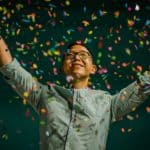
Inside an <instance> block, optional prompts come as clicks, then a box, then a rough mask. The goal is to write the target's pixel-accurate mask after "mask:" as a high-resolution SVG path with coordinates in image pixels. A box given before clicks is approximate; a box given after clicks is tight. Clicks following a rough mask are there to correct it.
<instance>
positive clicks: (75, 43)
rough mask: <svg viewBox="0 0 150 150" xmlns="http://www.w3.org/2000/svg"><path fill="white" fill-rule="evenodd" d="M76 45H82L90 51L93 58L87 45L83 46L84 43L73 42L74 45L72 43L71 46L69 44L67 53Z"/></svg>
mask: <svg viewBox="0 0 150 150" xmlns="http://www.w3.org/2000/svg"><path fill="white" fill-rule="evenodd" d="M75 45H81V46H83V47H85V48H86V49H87V50H88V51H89V53H90V54H91V56H92V57H93V54H92V52H91V51H90V49H89V48H88V46H87V45H85V44H83V43H78V42H73V43H71V44H69V45H68V46H67V49H66V51H67V52H68V50H70V49H71V48H72V47H73V46H75ZM66 51H65V52H66Z"/></svg>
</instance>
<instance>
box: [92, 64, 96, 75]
mask: <svg viewBox="0 0 150 150" xmlns="http://www.w3.org/2000/svg"><path fill="white" fill-rule="evenodd" d="M96 71H97V67H96V65H93V66H92V69H91V74H95V73H96Z"/></svg>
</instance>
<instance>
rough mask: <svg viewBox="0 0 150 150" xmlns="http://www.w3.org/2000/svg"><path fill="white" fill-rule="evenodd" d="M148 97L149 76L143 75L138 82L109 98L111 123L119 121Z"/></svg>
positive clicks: (149, 89) (149, 93)
mask: <svg viewBox="0 0 150 150" xmlns="http://www.w3.org/2000/svg"><path fill="white" fill-rule="evenodd" d="M149 95H150V76H149V75H146V74H143V75H141V76H139V78H138V80H137V81H135V82H133V83H131V84H130V85H129V86H127V87H126V88H124V89H122V90H121V91H120V92H119V93H118V94H115V95H113V96H111V112H112V113H111V114H112V118H111V119H112V120H111V121H112V122H114V121H117V120H120V119H121V118H122V117H123V116H124V115H125V114H127V113H129V112H131V111H132V110H134V109H135V108H136V107H137V106H139V105H140V104H141V103H142V102H143V101H144V100H146V99H147V98H148V96H149Z"/></svg>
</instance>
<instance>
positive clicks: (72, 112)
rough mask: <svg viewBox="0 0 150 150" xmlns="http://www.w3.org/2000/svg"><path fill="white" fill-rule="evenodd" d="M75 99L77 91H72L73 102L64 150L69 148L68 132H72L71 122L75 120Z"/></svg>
mask: <svg viewBox="0 0 150 150" xmlns="http://www.w3.org/2000/svg"><path fill="white" fill-rule="evenodd" d="M76 98H77V91H75V90H74V91H73V100H72V110H71V118H70V123H69V128H68V135H67V138H66V145H65V150H69V149H70V148H69V147H70V139H71V138H70V136H71V135H70V133H71V132H70V130H72V127H73V124H74V123H73V122H74V119H75V109H74V105H75V103H76Z"/></svg>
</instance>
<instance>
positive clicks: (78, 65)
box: [72, 64, 83, 67]
mask: <svg viewBox="0 0 150 150" xmlns="http://www.w3.org/2000/svg"><path fill="white" fill-rule="evenodd" d="M72 67H83V65H80V64H72Z"/></svg>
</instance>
